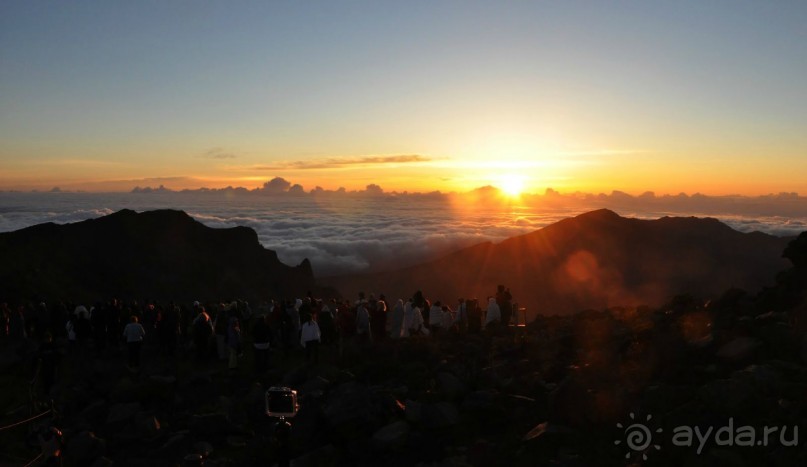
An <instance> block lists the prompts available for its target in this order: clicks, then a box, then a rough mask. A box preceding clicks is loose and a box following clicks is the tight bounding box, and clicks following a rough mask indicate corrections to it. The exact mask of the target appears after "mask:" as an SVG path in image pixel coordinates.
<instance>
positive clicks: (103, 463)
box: [90, 457, 115, 467]
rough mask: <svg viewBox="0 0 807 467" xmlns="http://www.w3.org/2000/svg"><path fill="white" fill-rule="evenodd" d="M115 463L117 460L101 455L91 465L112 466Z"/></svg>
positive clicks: (93, 466)
mask: <svg viewBox="0 0 807 467" xmlns="http://www.w3.org/2000/svg"><path fill="white" fill-rule="evenodd" d="M113 465H115V462H113V461H112V459H109V458H106V457H99V458H98V459H95V462H93V463H92V465H91V466H90V467H112V466H113Z"/></svg>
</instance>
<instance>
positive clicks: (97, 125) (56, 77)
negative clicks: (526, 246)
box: [0, 1, 807, 195]
mask: <svg viewBox="0 0 807 467" xmlns="http://www.w3.org/2000/svg"><path fill="white" fill-rule="evenodd" d="M707 3H708V4H704V2H695V1H691V2H690V1H685V2H673V3H668V4H660V3H657V2H633V3H611V2H577V1H570V2H502V3H500V2H451V1H446V2H419V1H415V2H291V3H275V2H244V1H239V2H206V1H203V2H129V3H119V2H102V1H87V2H80V3H73V2H68V3H46V2H37V1H34V2H29V1H25V2H23V1H8V2H3V3H2V5H0V190H32V189H37V190H48V189H50V188H52V187H54V186H59V187H61V188H62V189H66V190H87V191H128V190H131V189H132V187H134V186H158V185H161V184H162V185H165V186H166V187H169V188H172V189H183V188H198V187H202V186H206V187H211V188H213V187H224V186H227V185H232V186H244V187H247V188H254V187H257V186H260V185H262V184H263V183H264V182H265V181H267V180H269V179H271V178H274V177H283V178H285V179H287V180H289V181H291V182H293V183H299V184H301V185H303V186H304V188H305V189H307V190H308V189H313V188H314V187H315V186H321V187H323V188H325V189H336V188H338V187H345V188H347V189H349V190H353V189H363V188H364V187H365V186H366V185H368V184H371V183H375V184H378V185H380V186H382V187H383V188H384V189H385V190H387V191H393V190H395V191H404V190H406V191H432V190H440V191H468V190H471V189H474V188H477V187H479V186H483V185H493V186H497V187H500V188H504V189H510V190H513V191H518V190H524V191H529V192H543V191H544V190H545V189H546V188H549V187H552V188H554V189H556V190H559V191H562V192H571V191H578V190H579V191H586V192H599V191H611V190H623V191H627V192H631V193H641V192H643V191H645V190H653V191H655V192H657V193H678V192H688V193H694V192H702V193H707V194H735V193H736V194H747V195H755V194H765V193H776V192H782V191H787V192H793V191H795V192H801V193H802V194H804V193H807V176H805V174H807V86H806V85H805V83H807V60H805V57H807V28H805V27H804V24H807V4H806V3H804V2H749V3H736V2H719V1H718V2H707Z"/></svg>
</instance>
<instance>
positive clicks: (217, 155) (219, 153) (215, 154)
mask: <svg viewBox="0 0 807 467" xmlns="http://www.w3.org/2000/svg"><path fill="white" fill-rule="evenodd" d="M197 157H201V158H204V159H235V158H237V157H238V156H237V155H235V154H233V153H231V152H226V151H224V149H222V148H219V147H216V148H212V149H210V150H209V151H207V152H206V153H204V154H201V155H199V156H197Z"/></svg>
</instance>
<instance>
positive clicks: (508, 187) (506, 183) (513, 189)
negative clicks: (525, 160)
mask: <svg viewBox="0 0 807 467" xmlns="http://www.w3.org/2000/svg"><path fill="white" fill-rule="evenodd" d="M526 184H527V177H526V176H525V175H521V174H513V173H508V174H502V175H500V176H498V177H496V187H497V188H498V189H500V190H501V191H502V192H503V193H504V194H505V195H507V196H510V197H512V198H516V197H518V196H521V194H522V193H523V192H524V188H525V186H526Z"/></svg>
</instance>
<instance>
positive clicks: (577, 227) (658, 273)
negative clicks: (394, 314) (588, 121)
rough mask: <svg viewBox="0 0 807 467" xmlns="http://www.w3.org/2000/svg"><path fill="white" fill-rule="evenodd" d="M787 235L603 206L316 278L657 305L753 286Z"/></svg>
mask: <svg viewBox="0 0 807 467" xmlns="http://www.w3.org/2000/svg"><path fill="white" fill-rule="evenodd" d="M788 240H789V239H786V238H779V237H774V236H770V235H766V234H763V233H758V232H755V233H747V234H746V233H741V232H738V231H735V230H733V229H731V228H730V227H728V226H727V225H725V224H723V223H721V222H719V221H717V220H715V219H701V218H670V217H665V218H661V219H657V220H640V219H631V218H624V217H621V216H619V215H618V214H616V213H614V212H612V211H609V210H605V209H603V210H599V211H592V212H589V213H586V214H582V215H580V216H577V217H574V218H569V219H564V220H562V221H560V222H557V223H555V224H552V225H550V226H547V227H545V228H543V229H541V230H538V231H535V232H532V233H529V234H526V235H521V236H518V237H513V238H510V239H507V240H505V241H502V242H500V243H497V244H493V243H489V242H488V243H482V244H479V245H475V246H472V247H469V248H466V249H463V250H460V251H457V252H455V253H452V254H450V255H448V256H445V257H443V258H440V259H438V260H436V261H432V262H429V263H426V264H421V265H418V266H414V267H410V268H406V269H402V270H396V271H389V272H387V273H381V274H373V275H351V276H340V277H334V278H329V279H327V280H324V282H327V283H328V284H329V285H333V286H334V287H336V288H337V289H338V290H340V291H341V292H342V293H343V294H348V295H351V294H355V292H356V291H359V290H364V291H367V292H370V291H372V292H383V293H386V294H387V296H388V297H390V298H396V299H397V298H399V297H409V296H411V295H412V293H413V292H414V291H415V290H418V289H422V290H423V292H424V294H425V295H426V296H428V297H430V298H431V299H432V300H435V299H441V300H443V301H447V302H449V303H454V302H455V301H456V299H457V298H458V297H476V298H479V299H480V300H481V299H484V298H485V297H486V296H488V295H492V294H493V293H494V292H495V290H496V285H497V284H504V285H506V286H508V287H510V289H511V290H512V293H513V296H514V298H515V301H517V302H519V303H520V304H521V305H523V306H527V307H528V309H529V311H530V313H531V314H532V313H535V312H538V313H549V314H554V313H568V312H572V311H577V310H582V309H587V308H597V309H599V308H604V307H608V306H619V305H637V304H648V305H659V304H661V303H663V302H665V301H666V300H667V299H668V298H670V297H671V296H673V295H676V294H680V293H688V294H692V295H695V296H702V297H713V296H717V295H719V294H721V293H722V292H723V291H725V290H726V289H728V288H730V287H738V288H744V289H747V290H758V289H759V288H761V287H762V286H764V285H766V284H772V283H773V281H774V278H775V276H776V273H777V272H779V271H781V270H783V269H785V268H786V267H787V265H788V263H787V261H786V260H784V259H783V258H782V251H783V250H784V248H785V246H786V245H787V242H788Z"/></svg>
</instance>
